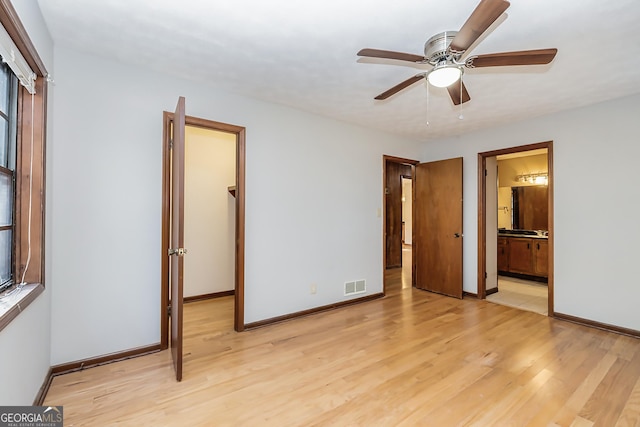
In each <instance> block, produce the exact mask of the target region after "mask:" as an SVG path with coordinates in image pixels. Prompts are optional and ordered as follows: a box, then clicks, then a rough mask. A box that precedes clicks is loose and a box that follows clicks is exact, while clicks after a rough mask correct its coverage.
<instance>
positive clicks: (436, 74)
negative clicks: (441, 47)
mask: <svg viewBox="0 0 640 427" xmlns="http://www.w3.org/2000/svg"><path fill="white" fill-rule="evenodd" d="M460 77H462V69H461V68H460V67H458V66H456V65H451V64H443V65H436V67H435V68H434V69H433V70H431V72H430V73H429V74H428V75H427V81H429V84H431V85H433V86H435V87H447V86H451V85H452V84H454V83H455V82H457V81H458V80H459V79H460Z"/></svg>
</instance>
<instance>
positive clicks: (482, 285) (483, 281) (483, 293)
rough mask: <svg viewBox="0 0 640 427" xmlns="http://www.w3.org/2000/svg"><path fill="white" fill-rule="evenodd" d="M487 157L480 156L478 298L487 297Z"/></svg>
mask: <svg viewBox="0 0 640 427" xmlns="http://www.w3.org/2000/svg"><path fill="white" fill-rule="evenodd" d="M487 157H488V156H483V155H482V154H478V272H477V274H478V291H477V292H478V298H479V299H485V298H486V297H487V278H486V277H485V273H486V269H487V230H486V227H487V191H486V189H487V176H486V175H485V170H486V169H487Z"/></svg>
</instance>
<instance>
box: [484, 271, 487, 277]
mask: <svg viewBox="0 0 640 427" xmlns="http://www.w3.org/2000/svg"><path fill="white" fill-rule="evenodd" d="M484 278H485V279H486V278H487V272H486V271H485V272H484Z"/></svg>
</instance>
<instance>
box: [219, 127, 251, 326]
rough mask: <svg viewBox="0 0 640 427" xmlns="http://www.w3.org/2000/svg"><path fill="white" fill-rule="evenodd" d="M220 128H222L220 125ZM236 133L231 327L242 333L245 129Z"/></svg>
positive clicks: (239, 129)
mask: <svg viewBox="0 0 640 427" xmlns="http://www.w3.org/2000/svg"><path fill="white" fill-rule="evenodd" d="M220 126H223V125H222V124H221V125H220ZM234 129H235V132H236V142H237V143H236V194H235V198H236V271H235V273H236V285H235V303H234V304H235V305H234V318H233V325H234V329H235V330H236V331H237V332H242V331H244V268H245V267H244V241H245V206H246V205H245V187H246V179H245V176H246V151H247V147H246V129H245V128H244V127H237V126H236V127H234Z"/></svg>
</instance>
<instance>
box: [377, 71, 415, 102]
mask: <svg viewBox="0 0 640 427" xmlns="http://www.w3.org/2000/svg"><path fill="white" fill-rule="evenodd" d="M422 79H424V74H416V75H415V76H413V77H410V78H408V79H407V80H405V81H403V82H402V83H399V84H397V85H395V86H394V87H392V88H391V89H389V90H388V91H386V92H382V93H381V94H380V95H378V96H376V97H375V99H378V100H382V99H387V98H389V97H390V96H391V95H395V94H396V93H398V92H400V91H401V90H402V89H404V88H406V87H409V86H411V85H412V84H414V83H417V82H419V81H420V80H422Z"/></svg>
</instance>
